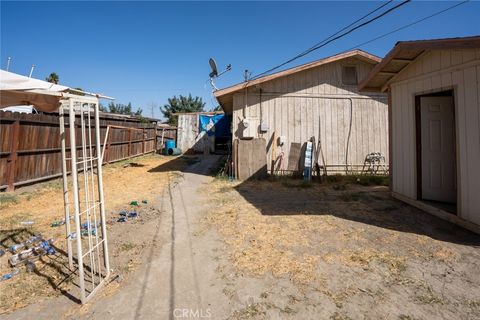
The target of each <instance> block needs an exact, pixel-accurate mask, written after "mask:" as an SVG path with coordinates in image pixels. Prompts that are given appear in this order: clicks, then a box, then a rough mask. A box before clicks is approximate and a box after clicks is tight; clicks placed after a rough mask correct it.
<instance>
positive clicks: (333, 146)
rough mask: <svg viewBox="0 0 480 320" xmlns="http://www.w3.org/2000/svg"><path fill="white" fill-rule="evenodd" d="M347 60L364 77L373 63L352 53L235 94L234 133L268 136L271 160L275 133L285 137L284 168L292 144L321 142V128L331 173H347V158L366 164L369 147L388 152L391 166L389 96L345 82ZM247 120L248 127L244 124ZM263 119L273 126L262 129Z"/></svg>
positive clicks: (280, 149) (351, 162)
mask: <svg viewBox="0 0 480 320" xmlns="http://www.w3.org/2000/svg"><path fill="white" fill-rule="evenodd" d="M343 65H348V66H352V65H355V66H356V67H357V77H358V81H359V82H360V81H361V80H362V79H363V78H364V77H365V76H366V75H367V74H368V72H369V71H370V70H371V69H372V68H373V65H372V64H369V63H366V62H363V61H360V60H358V59H355V58H349V59H344V60H342V61H339V62H333V63H330V64H326V65H322V66H319V67H316V68H312V69H310V70H306V71H302V72H298V73H296V74H292V75H289V76H286V77H282V78H279V79H275V80H272V81H269V82H266V83H264V84H261V85H260V86H258V87H255V88H250V89H249V90H248V92H247V93H246V94H245V91H242V92H239V93H236V94H235V95H234V97H233V119H232V125H233V138H234V139H235V138H242V137H255V138H264V139H265V140H266V141H267V150H266V154H267V163H268V164H270V163H271V153H272V151H271V147H272V139H273V133H274V132H275V134H276V136H277V137H279V136H284V137H285V144H284V145H282V146H280V145H277V148H276V155H277V156H278V155H279V154H281V153H282V152H283V154H284V158H283V168H284V169H286V168H288V167H289V164H288V156H289V153H290V145H291V143H302V144H303V143H305V142H306V141H307V140H308V139H310V138H311V137H312V136H314V137H315V140H316V141H317V142H318V141H319V133H320V138H321V143H322V148H323V153H324V156H325V163H326V165H327V167H330V168H329V169H330V172H343V171H344V170H345V164H346V161H347V163H348V164H349V165H353V166H356V167H354V169H355V168H360V169H361V167H362V165H363V162H364V159H365V156H366V155H367V154H368V153H370V152H381V153H382V154H384V155H385V157H386V159H385V160H386V165H387V166H388V110H387V96H386V95H384V94H367V95H366V94H364V93H362V94H359V93H358V91H357V88H356V86H351V85H350V86H349V85H343V84H342V78H341V76H342V66H343ZM245 102H246V103H245ZM243 119H247V121H248V123H249V126H248V128H244V127H243V123H242V120H243ZM262 121H263V122H265V123H267V124H268V126H269V129H268V131H267V132H266V133H261V132H260V131H259V126H260V124H261V122H262ZM347 145H348V159H347V160H346V154H347ZM269 169H270V168H269Z"/></svg>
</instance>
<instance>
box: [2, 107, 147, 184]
mask: <svg viewBox="0 0 480 320" xmlns="http://www.w3.org/2000/svg"><path fill="white" fill-rule="evenodd" d="M66 117H67V118H66V120H67V121H66V130H67V132H66V134H67V136H66V144H67V151H68V153H69V148H70V134H69V126H68V116H66ZM77 118H79V116H77ZM76 125H79V121H76ZM108 125H117V126H124V127H132V128H141V129H143V130H142V131H137V130H132V131H131V134H129V131H128V130H123V129H112V128H111V129H110V133H109V137H110V138H109V148H108V151H107V150H105V156H104V157H105V159H104V161H107V160H108V161H109V162H112V161H116V160H120V159H124V158H128V157H131V156H136V155H140V154H143V153H148V152H153V151H155V131H156V128H155V124H152V123H141V122H139V121H138V120H134V119H125V120H119V119H112V118H109V117H108V116H101V118H100V127H101V139H100V141H101V143H102V146H103V142H104V138H105V133H106V130H107V126H108ZM92 127H93V126H92ZM76 130H77V137H78V138H77V147H79V146H81V137H80V127H77V128H76ZM0 137H1V139H0V189H4V188H6V187H7V186H9V185H10V186H11V184H12V183H13V184H14V185H15V186H17V185H22V184H25V183H32V182H35V181H40V180H45V179H48V178H52V177H55V176H59V175H61V172H62V162H61V160H62V158H61V149H60V147H61V145H60V128H59V116H58V115H46V114H40V115H37V114H25V113H17V112H3V111H0ZM92 137H94V136H93V135H92ZM78 156H81V155H80V153H79V154H78ZM67 157H69V155H68V154H67ZM67 165H68V166H70V163H69V162H68V163H67Z"/></svg>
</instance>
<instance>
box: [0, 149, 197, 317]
mask: <svg viewBox="0 0 480 320" xmlns="http://www.w3.org/2000/svg"><path fill="white" fill-rule="evenodd" d="M171 160H175V161H171ZM169 161H171V162H169ZM130 162H134V163H136V164H137V165H126V164H128V163H130ZM167 163H172V164H171V165H170V164H169V167H168V169H167V170H163V169H161V170H158V168H159V167H161V166H164V165H166V164H167ZM187 164H188V163H187V162H186V161H183V160H182V159H180V158H172V157H163V156H158V155H147V156H143V157H138V158H134V159H130V160H128V161H122V162H118V163H114V164H111V165H107V166H105V167H104V171H103V172H104V191H105V203H106V212H107V220H111V219H115V218H116V217H118V211H119V210H120V209H124V208H127V207H128V204H129V203H130V201H132V200H137V201H139V203H140V202H141V201H142V200H147V202H148V203H149V204H150V203H155V201H156V198H157V197H158V196H159V194H160V193H161V192H162V190H163V188H164V187H165V186H166V185H167V183H168V181H169V180H171V179H174V178H175V176H174V173H175V172H176V171H175V170H180V169H182V168H183V167H184V166H186V165H187ZM177 174H178V172H177ZM80 180H81V175H80ZM62 193H63V190H62V183H61V180H54V181H49V182H46V183H41V184H37V185H34V186H29V187H25V188H20V189H18V190H16V191H15V192H14V193H5V194H0V195H1V197H0V200H1V203H0V208H1V210H2V214H1V216H0V226H1V228H0V248H1V249H4V250H5V249H7V248H8V247H9V246H10V245H13V244H15V243H19V242H21V241H24V240H27V239H29V238H30V237H31V236H32V235H36V234H41V235H42V236H43V237H44V238H45V239H49V238H54V239H56V241H55V246H56V247H57V248H58V250H57V251H58V253H57V254H56V255H54V256H46V257H43V258H42V260H41V261H38V262H37V270H38V271H37V272H36V273H26V272H25V268H21V271H20V274H18V275H17V276H15V277H14V278H12V279H10V280H8V281H2V282H0V314H1V313H5V312H11V311H13V310H16V309H18V308H21V307H24V306H26V305H29V304H31V303H34V302H36V301H38V300H39V299H43V298H46V297H51V296H57V295H60V294H62V292H65V291H69V290H70V289H71V287H72V286H71V280H72V278H71V274H72V271H70V270H69V268H68V262H67V258H66V255H65V253H64V252H65V250H66V241H65V227H64V226H60V227H51V223H52V222H54V221H58V220H62V219H63V218H64V216H63V215H64V211H63V210H64V209H63V195H62ZM142 205H143V207H145V210H147V207H148V210H150V211H151V209H150V205H144V204H142ZM143 207H140V208H139V210H140V212H142V211H141V210H143V209H144V208H143ZM149 215H150V216H151V217H152V218H153V217H154V216H157V215H158V213H155V212H152V213H149ZM22 221H33V222H34V224H33V225H32V226H31V227H28V228H25V227H24V226H22V224H21V222H22ZM107 228H108V229H109V231H108V232H109V243H110V255H111V256H112V257H113V259H111V260H112V264H113V267H114V268H116V266H115V263H116V262H118V261H120V262H122V263H123V261H125V264H123V266H122V268H124V270H126V271H131V270H133V269H135V268H136V267H137V266H138V263H139V261H137V259H136V258H135V259H130V258H129V256H138V251H139V249H140V248H142V249H143V245H142V243H133V241H131V242H126V243H123V244H121V243H120V245H119V246H118V247H116V246H115V244H117V239H116V238H118V239H122V238H123V237H124V235H122V234H117V233H116V232H115V230H116V229H117V228H118V227H117V225H116V224H113V225H111V226H110V225H108V226H107ZM117 251H118V252H117ZM9 256H10V254H9V253H7V254H6V255H5V256H3V257H2V258H0V274H1V275H3V274H5V273H8V272H11V270H12V268H11V267H10V266H9V265H8V258H9ZM117 269H120V268H117Z"/></svg>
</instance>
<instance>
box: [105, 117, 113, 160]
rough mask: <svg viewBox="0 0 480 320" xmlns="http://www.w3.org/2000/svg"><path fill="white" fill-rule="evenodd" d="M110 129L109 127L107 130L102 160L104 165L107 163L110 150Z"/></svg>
mask: <svg viewBox="0 0 480 320" xmlns="http://www.w3.org/2000/svg"><path fill="white" fill-rule="evenodd" d="M110 128H111V126H109V127H108V128H107V145H106V146H105V159H104V161H105V163H109V162H108V161H109V157H108V153H109V152H108V151H109V150H110V137H111V136H112V135H111V134H110V132H109V129H110Z"/></svg>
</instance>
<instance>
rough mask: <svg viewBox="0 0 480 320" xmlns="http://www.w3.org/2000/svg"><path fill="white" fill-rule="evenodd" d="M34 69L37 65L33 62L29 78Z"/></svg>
mask: <svg viewBox="0 0 480 320" xmlns="http://www.w3.org/2000/svg"><path fill="white" fill-rule="evenodd" d="M33 69H35V65H34V64H32V68H31V69H30V75H29V76H28V77H29V78H31V77H32V74H33Z"/></svg>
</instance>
